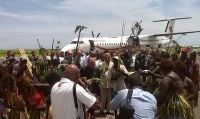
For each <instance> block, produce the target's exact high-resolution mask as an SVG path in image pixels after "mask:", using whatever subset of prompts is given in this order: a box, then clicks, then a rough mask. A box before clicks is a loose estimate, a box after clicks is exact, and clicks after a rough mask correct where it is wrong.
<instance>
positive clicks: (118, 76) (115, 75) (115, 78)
mask: <svg viewBox="0 0 200 119" xmlns="http://www.w3.org/2000/svg"><path fill="white" fill-rule="evenodd" d="M112 61H113V66H112V68H111V69H110V70H109V75H110V77H111V85H112V88H113V91H114V92H117V91H120V90H122V89H124V88H125V85H124V75H123V73H126V74H128V71H127V69H126V67H125V66H124V65H123V64H122V61H121V59H119V57H118V56H115V57H113V59H112Z"/></svg>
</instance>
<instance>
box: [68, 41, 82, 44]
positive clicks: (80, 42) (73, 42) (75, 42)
mask: <svg viewBox="0 0 200 119" xmlns="http://www.w3.org/2000/svg"><path fill="white" fill-rule="evenodd" d="M77 42H78V41H72V42H71V43H70V44H77ZM79 44H84V42H83V41H79Z"/></svg>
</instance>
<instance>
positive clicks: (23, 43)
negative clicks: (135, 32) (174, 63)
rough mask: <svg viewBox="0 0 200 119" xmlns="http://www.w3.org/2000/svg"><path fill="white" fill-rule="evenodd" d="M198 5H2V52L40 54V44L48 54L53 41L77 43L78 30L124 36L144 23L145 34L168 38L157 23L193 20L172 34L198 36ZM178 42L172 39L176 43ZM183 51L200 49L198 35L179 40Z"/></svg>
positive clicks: (26, 0)
mask: <svg viewBox="0 0 200 119" xmlns="http://www.w3.org/2000/svg"><path fill="white" fill-rule="evenodd" d="M199 6H200V0H0V42H1V43H0V49H15V48H26V49H37V48H39V46H38V43H37V39H39V42H40V44H41V45H42V46H43V47H44V48H51V45H52V40H53V39H54V40H55V44H56V41H57V40H59V41H60V43H61V44H60V47H61V48H62V47H64V46H65V45H66V44H68V43H70V42H71V40H72V39H74V38H76V37H78V34H74V30H75V28H76V26H77V25H83V26H86V27H87V29H85V30H83V31H82V33H81V37H91V36H92V35H91V31H92V30H93V31H94V34H95V35H97V34H98V33H99V32H101V35H100V36H121V34H122V30H121V29H122V24H123V21H125V35H130V34H131V29H130V28H131V26H132V25H133V23H135V21H140V20H142V27H143V28H144V30H143V31H142V33H141V34H156V33H164V29H165V26H166V22H159V23H154V22H152V21H153V20H158V19H166V18H174V17H192V19H188V20H180V21H176V23H175V28H174V32H181V31H191V30H192V31H193V30H200V7H199ZM178 37H179V36H176V37H174V39H175V40H176V39H178ZM178 42H179V43H181V44H183V45H195V46H196V45H200V33H196V34H187V35H186V36H182V37H181V38H180V39H178Z"/></svg>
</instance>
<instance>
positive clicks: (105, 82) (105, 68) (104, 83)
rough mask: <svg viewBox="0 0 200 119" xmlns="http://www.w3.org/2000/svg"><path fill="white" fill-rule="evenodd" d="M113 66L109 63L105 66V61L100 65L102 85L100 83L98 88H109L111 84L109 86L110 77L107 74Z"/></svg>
mask: <svg viewBox="0 0 200 119" xmlns="http://www.w3.org/2000/svg"><path fill="white" fill-rule="evenodd" d="M112 66H113V62H112V61H110V63H109V64H107V63H106V62H105V61H104V62H103V63H102V65H101V66H100V70H101V76H100V78H101V80H102V83H100V87H101V88H111V84H110V79H111V76H110V74H109V69H111V67H112Z"/></svg>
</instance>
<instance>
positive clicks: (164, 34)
mask: <svg viewBox="0 0 200 119" xmlns="http://www.w3.org/2000/svg"><path fill="white" fill-rule="evenodd" d="M198 32H200V31H188V32H176V33H162V34H153V35H152V36H153V37H156V36H168V35H179V34H183V35H185V34H189V33H198Z"/></svg>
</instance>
